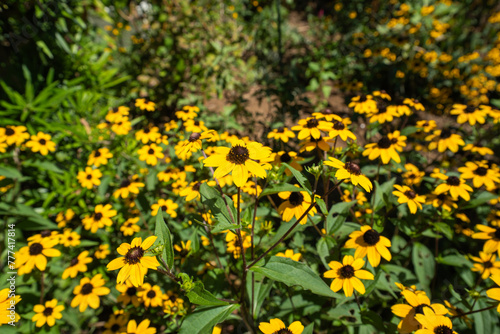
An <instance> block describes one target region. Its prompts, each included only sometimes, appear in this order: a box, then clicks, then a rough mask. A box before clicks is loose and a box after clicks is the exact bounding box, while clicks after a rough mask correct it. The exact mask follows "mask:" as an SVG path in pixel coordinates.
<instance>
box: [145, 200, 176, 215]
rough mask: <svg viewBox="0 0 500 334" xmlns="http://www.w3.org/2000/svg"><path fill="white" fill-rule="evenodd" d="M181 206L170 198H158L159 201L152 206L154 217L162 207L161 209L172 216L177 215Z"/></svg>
mask: <svg viewBox="0 0 500 334" xmlns="http://www.w3.org/2000/svg"><path fill="white" fill-rule="evenodd" d="M178 207H179V204H177V203H175V202H174V201H172V200H171V199H170V198H169V199H167V200H165V199H163V198H160V199H159V200H158V203H155V204H153V205H152V206H151V210H152V212H151V215H152V216H153V217H154V216H156V215H157V214H158V210H159V209H161V211H163V212H166V213H168V214H169V215H170V216H171V217H172V218H175V217H177V212H176V211H175V210H177V208H178Z"/></svg>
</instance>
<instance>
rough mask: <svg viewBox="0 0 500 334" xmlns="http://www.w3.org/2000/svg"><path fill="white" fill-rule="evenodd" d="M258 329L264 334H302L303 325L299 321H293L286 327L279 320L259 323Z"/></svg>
mask: <svg viewBox="0 0 500 334" xmlns="http://www.w3.org/2000/svg"><path fill="white" fill-rule="evenodd" d="M259 329H260V330H261V331H262V333H264V334H277V333H280V334H281V333H283V334H286V333H287V334H302V332H303V331H304V325H302V323H301V322H300V321H295V322H292V323H291V324H290V326H288V327H286V326H285V323H284V322H283V321H281V320H280V319H271V320H269V322H261V323H260V324H259Z"/></svg>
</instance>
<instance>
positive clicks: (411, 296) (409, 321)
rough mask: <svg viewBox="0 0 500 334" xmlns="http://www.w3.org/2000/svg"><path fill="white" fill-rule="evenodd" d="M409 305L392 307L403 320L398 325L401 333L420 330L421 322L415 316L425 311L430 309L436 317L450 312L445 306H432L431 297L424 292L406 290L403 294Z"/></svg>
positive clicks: (393, 311)
mask: <svg viewBox="0 0 500 334" xmlns="http://www.w3.org/2000/svg"><path fill="white" fill-rule="evenodd" d="M401 294H402V295H403V296H404V298H405V299H406V301H407V302H408V304H397V305H393V306H392V307H391V310H392V313H394V314H395V315H396V316H398V317H400V318H403V319H402V320H401V321H400V322H399V324H398V331H399V332H400V333H412V332H413V331H415V330H417V329H419V328H420V324H419V322H418V321H417V320H416V319H415V315H418V314H423V313H424V310H425V309H427V308H428V309H430V311H432V312H433V313H435V314H436V315H445V314H447V313H448V310H447V309H446V307H444V305H442V304H438V303H434V304H431V301H430V299H429V297H427V295H426V294H425V293H424V292H423V291H418V293H417V292H414V291H410V290H404V291H402V292H401Z"/></svg>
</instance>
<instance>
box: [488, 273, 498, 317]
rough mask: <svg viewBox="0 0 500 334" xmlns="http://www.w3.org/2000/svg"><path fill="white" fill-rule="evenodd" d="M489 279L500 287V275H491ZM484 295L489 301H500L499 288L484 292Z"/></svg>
mask: <svg viewBox="0 0 500 334" xmlns="http://www.w3.org/2000/svg"><path fill="white" fill-rule="evenodd" d="M490 278H491V279H492V280H493V282H495V283H496V284H497V286H500V275H498V274H497V275H493V276H491V277H490ZM486 295H487V296H488V297H489V298H491V299H495V300H498V301H500V288H498V287H497V288H492V289H489V290H486ZM497 312H498V313H500V304H498V308H497Z"/></svg>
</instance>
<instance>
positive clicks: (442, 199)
mask: <svg viewBox="0 0 500 334" xmlns="http://www.w3.org/2000/svg"><path fill="white" fill-rule="evenodd" d="M436 198H437V199H438V200H440V201H441V202H444V201H446V195H445V194H439V195H437V196H436Z"/></svg>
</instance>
